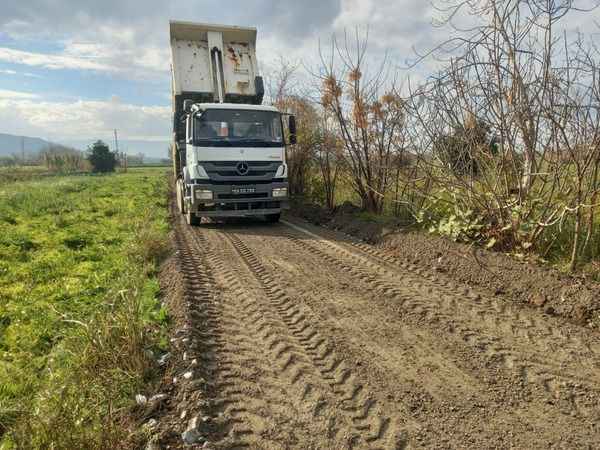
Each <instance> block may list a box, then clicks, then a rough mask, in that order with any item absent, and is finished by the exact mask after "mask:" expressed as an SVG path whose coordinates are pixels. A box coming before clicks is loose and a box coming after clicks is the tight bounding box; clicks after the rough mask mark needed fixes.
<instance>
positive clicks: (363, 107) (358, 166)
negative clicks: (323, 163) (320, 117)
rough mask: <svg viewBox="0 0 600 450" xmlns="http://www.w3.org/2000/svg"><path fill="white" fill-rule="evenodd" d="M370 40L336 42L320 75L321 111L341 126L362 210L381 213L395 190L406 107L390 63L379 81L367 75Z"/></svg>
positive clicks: (357, 38) (340, 134)
mask: <svg viewBox="0 0 600 450" xmlns="http://www.w3.org/2000/svg"><path fill="white" fill-rule="evenodd" d="M367 43H368V36H365V37H364V38H363V37H361V36H360V33H359V31H358V29H357V30H356V33H355V36H354V39H353V42H350V40H349V38H348V35H347V34H345V35H344V40H343V42H342V43H341V44H340V43H339V42H338V40H337V39H336V38H335V37H334V38H332V42H331V52H330V55H329V56H328V57H327V58H326V57H325V56H324V55H323V53H322V52H320V56H321V66H320V70H319V73H318V74H316V75H315V76H317V77H318V79H319V80H320V81H321V105H322V107H323V108H324V109H325V111H326V112H327V113H329V114H330V116H331V118H332V120H334V121H335V123H336V126H337V135H338V138H339V139H340V141H341V142H342V143H343V149H344V152H343V157H344V159H345V165H346V166H347V167H348V170H349V171H350V173H351V176H352V183H353V187H354V189H355V191H356V193H357V194H358V195H359V197H360V198H361V200H362V207H363V208H364V209H365V210H367V211H371V212H377V213H379V212H381V211H382V209H383V205H384V198H385V195H386V193H387V191H388V188H389V185H390V178H391V177H390V175H391V168H390V162H391V159H392V157H393V155H394V153H395V152H396V151H397V150H398V148H399V146H402V142H401V141H400V139H399V137H400V136H401V132H402V131H403V128H404V121H405V108H404V102H403V100H402V99H401V97H400V95H399V94H398V92H397V90H396V83H395V79H394V78H393V77H390V76H389V75H390V65H389V64H388V60H387V58H386V59H384V61H383V63H382V64H381V67H379V70H377V71H376V72H375V73H374V74H373V75H369V74H368V73H367V67H366V57H367V48H368V47H367Z"/></svg>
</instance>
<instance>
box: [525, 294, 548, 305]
mask: <svg viewBox="0 0 600 450" xmlns="http://www.w3.org/2000/svg"><path fill="white" fill-rule="evenodd" d="M527 301H528V302H529V303H530V304H532V305H534V306H539V307H542V306H544V305H545V304H546V302H547V301H548V299H547V297H546V295H545V294H542V293H540V292H536V293H533V294H531V295H530V296H529V298H528V299H527Z"/></svg>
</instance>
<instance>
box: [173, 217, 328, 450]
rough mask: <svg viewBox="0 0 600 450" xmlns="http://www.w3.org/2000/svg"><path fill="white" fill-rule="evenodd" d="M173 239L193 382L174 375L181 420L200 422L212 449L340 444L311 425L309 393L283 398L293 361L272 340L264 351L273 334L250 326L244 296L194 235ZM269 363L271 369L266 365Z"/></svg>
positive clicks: (252, 314)
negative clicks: (185, 410)
mask: <svg viewBox="0 0 600 450" xmlns="http://www.w3.org/2000/svg"><path fill="white" fill-rule="evenodd" d="M178 231H180V232H179V233H177V235H176V242H177V246H178V249H179V252H180V255H179V256H180V258H179V261H180V268H181V271H182V274H183V278H184V284H185V286H184V292H185V301H186V303H187V306H188V308H189V312H190V316H191V318H192V323H191V324H189V325H188V327H187V328H189V329H190V333H189V337H185V338H183V339H182V341H184V342H181V345H183V346H185V348H186V349H187V351H186V352H185V353H184V359H185V360H186V361H187V362H189V370H188V371H187V372H186V373H188V374H192V373H193V376H191V377H186V376H185V375H184V374H182V376H181V377H178V378H179V379H178V381H177V382H178V383H181V384H182V385H183V386H182V388H183V391H184V400H185V403H186V404H188V405H191V408H190V409H192V408H193V409H194V411H189V412H194V413H196V415H199V416H201V417H203V419H202V422H201V424H200V426H199V429H198V431H199V432H200V434H201V435H202V436H203V437H205V438H206V439H207V440H208V441H209V442H211V443H212V444H213V445H215V446H216V448H260V449H284V448H298V447H304V446H306V448H324V447H332V446H331V445H330V444H331V443H332V442H338V441H339V439H340V437H339V436H337V435H336V434H335V432H336V431H337V430H336V429H335V427H332V426H331V424H330V423H328V422H327V421H321V422H318V421H315V418H316V417H318V416H319V412H321V410H323V409H324V408H319V405H318V402H319V400H320V398H318V397H317V398H314V397H315V394H314V393H313V392H312V391H311V389H310V386H305V387H304V388H303V389H304V390H302V391H301V392H298V389H300V388H298V389H296V392H297V393H298V394H299V395H298V396H297V398H296V399H294V398H290V395H289V392H290V385H293V384H294V383H297V381H298V378H299V377H297V376H294V375H293V374H289V373H288V372H290V371H291V369H292V366H293V365H294V364H293V362H294V361H293V360H292V359H289V360H285V357H286V352H285V351H284V350H282V349H281V348H279V347H278V346H277V342H275V340H273V341H272V342H271V346H272V347H271V348H267V347H265V344H266V342H267V338H266V337H265V336H264V334H266V335H269V334H273V333H274V331H273V329H272V327H271V328H269V326H268V323H266V322H264V321H263V322H262V323H261V321H260V320H253V318H256V316H257V315H258V314H260V311H259V310H258V309H257V308H256V306H255V305H253V302H252V301H251V298H250V296H249V295H248V294H247V293H246V289H244V288H243V287H242V285H241V283H239V281H238V280H237V277H236V276H235V275H234V274H232V273H231V272H229V271H228V270H227V267H226V264H225V263H224V262H223V261H221V260H220V259H219V257H218V256H217V255H215V253H214V252H213V249H212V247H211V245H210V244H209V243H208V241H206V240H205V239H203V237H202V236H201V235H198V234H197V233H194V231H193V230H192V231H191V233H190V229H189V228H185V225H184V227H180V229H179V230H178ZM253 308H254V309H253ZM264 328H267V330H266V333H264V334H263V335H261V333H260V330H261V329H264ZM273 354H276V357H277V358H274V357H273ZM275 359H278V360H279V361H280V364H279V365H277V364H273V361H274V360H275ZM282 360H283V362H282V363H281V361H282ZM282 374H285V376H283V375H282ZM288 379H291V382H288ZM294 400H296V401H294ZM299 403H300V404H301V406H302V407H303V410H299V408H298V407H297V405H298V404H299ZM188 417H191V415H188ZM328 427H329V428H333V430H331V429H328ZM200 443H201V442H200Z"/></svg>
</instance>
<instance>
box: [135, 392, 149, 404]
mask: <svg viewBox="0 0 600 450" xmlns="http://www.w3.org/2000/svg"><path fill="white" fill-rule="evenodd" d="M135 402H136V403H137V404H138V405H145V404H146V403H147V402H148V399H147V398H146V396H145V395H142V394H136V395H135Z"/></svg>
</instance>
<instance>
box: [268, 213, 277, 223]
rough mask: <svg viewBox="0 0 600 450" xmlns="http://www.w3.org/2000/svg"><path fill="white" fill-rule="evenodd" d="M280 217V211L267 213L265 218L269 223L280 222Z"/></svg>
mask: <svg viewBox="0 0 600 450" xmlns="http://www.w3.org/2000/svg"><path fill="white" fill-rule="evenodd" d="M280 218H281V213H278V214H267V215H266V216H265V219H267V222H269V223H277V222H279V219H280Z"/></svg>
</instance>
